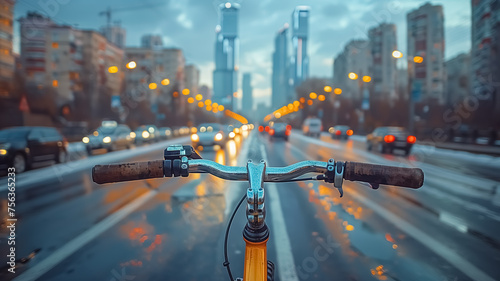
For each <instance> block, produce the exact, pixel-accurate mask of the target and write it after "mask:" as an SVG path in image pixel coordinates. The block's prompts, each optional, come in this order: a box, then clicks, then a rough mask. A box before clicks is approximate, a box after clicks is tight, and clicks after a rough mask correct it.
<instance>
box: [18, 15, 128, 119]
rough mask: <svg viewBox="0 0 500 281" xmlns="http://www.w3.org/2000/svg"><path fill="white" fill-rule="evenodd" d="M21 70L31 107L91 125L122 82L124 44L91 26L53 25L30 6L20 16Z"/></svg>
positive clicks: (105, 111) (103, 112)
mask: <svg viewBox="0 0 500 281" xmlns="http://www.w3.org/2000/svg"><path fill="white" fill-rule="evenodd" d="M19 21H20V31H21V42H20V43H21V48H20V49H21V55H20V56H21V57H20V62H21V65H22V73H23V76H24V79H25V89H26V95H27V98H28V103H29V104H30V108H31V109H32V110H33V111H34V112H37V111H38V112H40V113H44V114H51V115H58V116H63V117H66V118H70V119H74V120H90V121H91V123H92V124H93V125H95V124H97V123H98V122H100V120H99V119H101V118H103V117H105V116H109V114H110V112H111V100H112V99H113V98H112V97H113V96H115V97H119V96H120V94H121V91H122V87H123V83H122V82H123V79H124V73H123V71H122V68H123V54H124V53H123V50H122V49H120V48H119V47H117V46H116V45H114V44H112V43H110V42H108V41H107V39H106V38H105V37H104V36H103V35H102V34H101V33H98V32H96V31H92V30H79V29H75V28H73V27H71V26H66V25H58V24H55V23H54V22H52V21H51V20H50V19H49V18H47V17H45V16H43V15H41V14H39V13H36V12H33V13H28V14H27V16H26V17H23V18H21V19H20V20H19Z"/></svg>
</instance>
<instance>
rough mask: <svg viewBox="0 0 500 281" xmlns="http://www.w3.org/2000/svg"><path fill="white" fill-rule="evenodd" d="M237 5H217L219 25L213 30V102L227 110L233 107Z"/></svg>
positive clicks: (236, 67)
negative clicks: (214, 37)
mask: <svg viewBox="0 0 500 281" xmlns="http://www.w3.org/2000/svg"><path fill="white" fill-rule="evenodd" d="M239 9H240V6H239V4H236V3H229V2H227V3H224V4H220V5H219V25H217V26H216V28H215V36H216V39H215V70H214V75H213V80H214V82H213V86H214V89H213V97H212V99H213V101H214V102H217V103H219V104H222V105H224V106H225V107H226V108H228V109H232V107H233V93H235V92H236V90H237V80H236V79H237V77H238V76H237V75H238V55H239V39H238V11H239Z"/></svg>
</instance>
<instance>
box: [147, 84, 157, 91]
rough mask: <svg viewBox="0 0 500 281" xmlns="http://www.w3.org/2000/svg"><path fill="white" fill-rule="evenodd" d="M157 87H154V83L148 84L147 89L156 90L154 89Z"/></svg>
mask: <svg viewBox="0 0 500 281" xmlns="http://www.w3.org/2000/svg"><path fill="white" fill-rule="evenodd" d="M157 86H158V85H156V83H149V88H150V89H151V90H154V89H156V87H157Z"/></svg>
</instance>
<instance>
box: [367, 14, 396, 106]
mask: <svg viewBox="0 0 500 281" xmlns="http://www.w3.org/2000/svg"><path fill="white" fill-rule="evenodd" d="M368 38H369V41H370V48H371V56H372V66H371V67H372V68H371V73H372V80H371V93H370V95H371V97H372V98H377V99H384V100H387V99H392V100H393V99H396V98H397V97H398V96H397V93H396V85H397V80H396V79H397V78H396V76H397V69H396V60H397V59H396V58H394V57H393V56H392V52H393V51H394V50H397V47H398V45H397V38H396V25H395V24H389V23H382V24H380V25H378V26H376V27H373V28H371V29H370V30H369V31H368Z"/></svg>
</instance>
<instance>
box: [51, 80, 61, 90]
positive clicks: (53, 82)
mask: <svg viewBox="0 0 500 281" xmlns="http://www.w3.org/2000/svg"><path fill="white" fill-rule="evenodd" d="M52 87H54V88H57V87H59V81H57V80H52Z"/></svg>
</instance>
